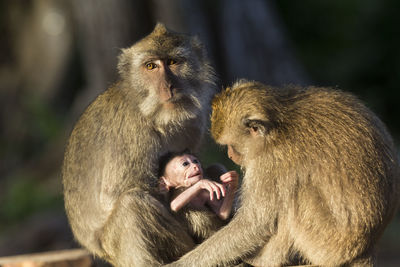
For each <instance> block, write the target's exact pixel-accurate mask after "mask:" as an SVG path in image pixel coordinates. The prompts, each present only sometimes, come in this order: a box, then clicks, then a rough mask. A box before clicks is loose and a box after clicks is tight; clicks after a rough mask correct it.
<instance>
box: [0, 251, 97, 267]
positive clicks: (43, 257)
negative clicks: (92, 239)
mask: <svg viewBox="0 0 400 267" xmlns="http://www.w3.org/2000/svg"><path fill="white" fill-rule="evenodd" d="M91 265H92V257H91V255H90V254H89V253H88V252H87V251H86V250H84V249H71V250H60V251H51V252H44V253H35V254H25V255H17V256H10V257H0V266H1V267H69V266H74V267H90V266H91Z"/></svg>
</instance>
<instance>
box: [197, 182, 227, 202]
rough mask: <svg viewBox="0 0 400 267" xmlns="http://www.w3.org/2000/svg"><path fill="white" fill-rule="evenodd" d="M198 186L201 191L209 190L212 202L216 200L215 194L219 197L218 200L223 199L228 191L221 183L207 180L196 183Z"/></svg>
mask: <svg viewBox="0 0 400 267" xmlns="http://www.w3.org/2000/svg"><path fill="white" fill-rule="evenodd" d="M196 186H199V187H200V188H201V189H204V190H207V191H208V192H209V193H210V200H211V201H212V200H214V193H215V194H216V196H217V199H220V198H221V195H222V197H225V193H226V189H225V186H223V185H222V184H220V183H217V182H214V181H210V180H207V179H202V180H200V181H198V182H197V183H196Z"/></svg>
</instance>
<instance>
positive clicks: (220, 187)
mask: <svg viewBox="0 0 400 267" xmlns="http://www.w3.org/2000/svg"><path fill="white" fill-rule="evenodd" d="M217 186H218V187H219V190H220V191H221V194H222V197H225V194H226V188H225V186H224V185H222V184H219V183H217Z"/></svg>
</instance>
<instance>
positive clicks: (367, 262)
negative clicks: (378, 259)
mask: <svg viewBox="0 0 400 267" xmlns="http://www.w3.org/2000/svg"><path fill="white" fill-rule="evenodd" d="M374 265H375V259H374V257H373V256H368V257H365V258H360V259H356V260H354V261H352V262H351V263H349V265H348V266H351V267H368V266H371V267H372V266H374Z"/></svg>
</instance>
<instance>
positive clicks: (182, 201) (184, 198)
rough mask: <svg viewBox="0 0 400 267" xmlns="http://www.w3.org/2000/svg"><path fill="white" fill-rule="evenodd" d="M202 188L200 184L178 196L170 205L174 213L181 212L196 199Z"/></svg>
mask: <svg viewBox="0 0 400 267" xmlns="http://www.w3.org/2000/svg"><path fill="white" fill-rule="evenodd" d="M201 190H202V189H201V188H200V186H199V183H196V184H194V185H192V186H191V187H189V188H188V189H186V190H185V191H183V192H182V193H180V194H179V195H178V196H176V197H175V198H174V199H173V200H172V201H171V203H170V207H171V210H172V211H174V212H177V211H179V210H180V209H181V208H183V207H184V206H186V205H187V204H188V203H189V202H190V201H191V200H192V199H193V198H194V197H196V196H197V195H198V194H199V193H200V192H201Z"/></svg>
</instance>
